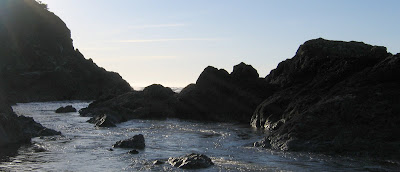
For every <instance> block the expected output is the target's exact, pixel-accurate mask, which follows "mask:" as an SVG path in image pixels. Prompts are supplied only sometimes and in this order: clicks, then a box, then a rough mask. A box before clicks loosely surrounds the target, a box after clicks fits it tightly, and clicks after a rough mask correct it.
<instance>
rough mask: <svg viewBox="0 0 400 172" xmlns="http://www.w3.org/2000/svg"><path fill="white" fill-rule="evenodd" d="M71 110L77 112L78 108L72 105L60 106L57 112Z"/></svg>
mask: <svg viewBox="0 0 400 172" xmlns="http://www.w3.org/2000/svg"><path fill="white" fill-rule="evenodd" d="M69 112H76V109H75V108H74V107H72V105H68V106H65V107H60V108H58V109H57V110H56V113H69Z"/></svg>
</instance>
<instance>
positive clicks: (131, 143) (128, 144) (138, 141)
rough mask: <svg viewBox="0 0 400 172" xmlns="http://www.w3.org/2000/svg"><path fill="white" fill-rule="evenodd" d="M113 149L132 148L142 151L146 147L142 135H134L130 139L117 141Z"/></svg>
mask: <svg viewBox="0 0 400 172" xmlns="http://www.w3.org/2000/svg"><path fill="white" fill-rule="evenodd" d="M113 147H115V148H134V149H144V148H145V147H146V145H145V141H144V136H143V135H142V134H138V135H134V136H133V137H132V138H130V139H126V140H121V141H118V142H117V143H115V144H114V145H113Z"/></svg>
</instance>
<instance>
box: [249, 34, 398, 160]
mask: <svg viewBox="0 0 400 172" xmlns="http://www.w3.org/2000/svg"><path fill="white" fill-rule="evenodd" d="M266 80H267V81H268V82H269V84H273V85H276V86H277V88H279V90H278V91H276V92H275V93H274V94H273V95H271V96H270V97H268V98H267V99H266V100H265V101H264V102H263V103H261V104H260V105H259V106H258V107H257V109H256V110H255V112H254V115H253V117H252V121H251V125H252V126H254V127H258V128H265V129H266V130H268V133H269V135H268V136H267V137H266V138H265V139H264V140H263V141H261V142H259V143H257V144H256V145H258V146H264V145H265V147H267V148H269V147H271V148H272V149H278V150H291V151H312V152H325V153H334V154H337V153H339V154H354V155H365V156H373V157H385V158H396V159H400V156H399V155H400V144H399V143H400V138H399V137H398V135H400V129H399V127H397V125H398V124H399V123H400V116H399V114H400V106H399V104H400V89H398V88H400V57H399V56H398V55H391V54H389V53H387V52H386V48H385V47H379V46H371V45H367V44H364V43H360V42H341V41H328V40H324V39H316V40H310V41H307V42H306V43H304V44H303V45H301V46H300V48H299V50H298V51H297V53H296V55H295V56H294V57H293V58H292V59H288V60H286V61H283V62H281V63H280V64H279V65H278V67H277V68H276V69H274V70H272V71H271V73H270V74H269V75H268V76H267V77H266ZM268 142H269V143H268ZM269 145H270V146H269Z"/></svg>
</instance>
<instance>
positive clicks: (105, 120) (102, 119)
mask: <svg viewBox="0 0 400 172" xmlns="http://www.w3.org/2000/svg"><path fill="white" fill-rule="evenodd" d="M95 125H96V126H97V127H116V125H115V124H114V123H113V122H112V121H111V119H110V118H109V117H108V116H107V115H106V114H104V115H102V116H99V117H96V119H95Z"/></svg>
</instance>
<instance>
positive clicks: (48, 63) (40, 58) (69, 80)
mask: <svg viewBox="0 0 400 172" xmlns="http://www.w3.org/2000/svg"><path fill="white" fill-rule="evenodd" d="M0 15H1V16H2V17H0V40H1V42H0V71H2V75H3V79H4V83H5V84H4V89H5V93H6V95H5V97H6V98H7V99H8V100H9V101H11V102H14V103H15V102H32V101H57V100H94V99H98V98H101V97H106V96H108V95H119V94H122V93H125V92H128V91H131V90H132V88H131V87H130V85H129V84H128V83H127V82H126V81H125V80H123V79H122V78H121V76H120V75H118V74H117V73H114V72H107V71H106V70H104V69H103V68H100V67H98V66H97V65H96V64H95V63H94V62H93V61H92V60H91V59H85V57H84V56H83V55H82V54H81V53H80V52H79V50H77V49H75V48H74V47H73V44H72V39H71V32H70V30H69V29H68V28H67V26H66V24H65V23H64V22H63V21H62V20H61V19H60V18H59V17H57V16H56V15H55V14H54V13H52V12H49V11H48V10H47V9H46V8H44V6H43V5H41V4H39V3H38V2H37V1H35V0H2V1H0Z"/></svg>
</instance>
